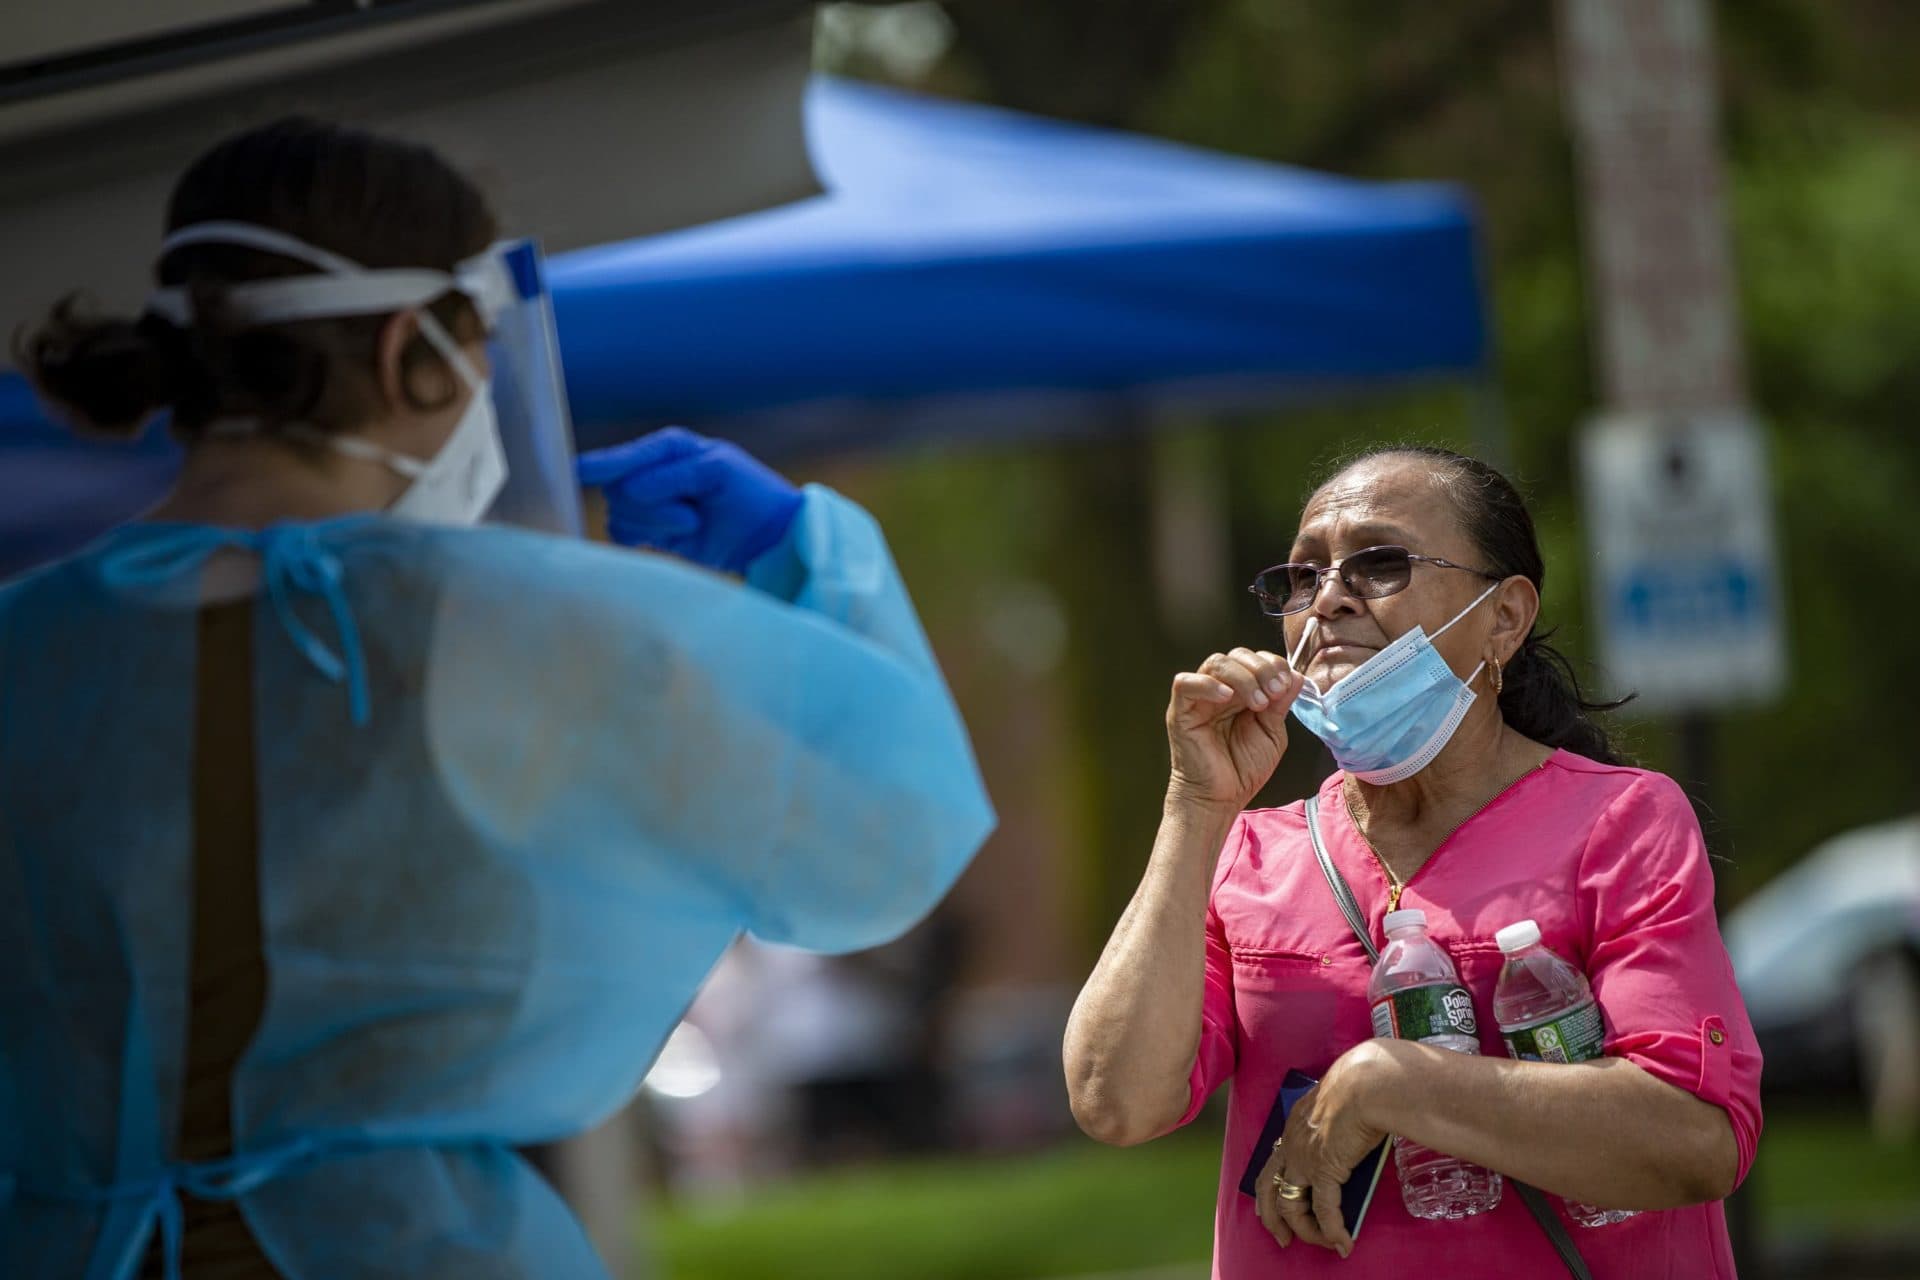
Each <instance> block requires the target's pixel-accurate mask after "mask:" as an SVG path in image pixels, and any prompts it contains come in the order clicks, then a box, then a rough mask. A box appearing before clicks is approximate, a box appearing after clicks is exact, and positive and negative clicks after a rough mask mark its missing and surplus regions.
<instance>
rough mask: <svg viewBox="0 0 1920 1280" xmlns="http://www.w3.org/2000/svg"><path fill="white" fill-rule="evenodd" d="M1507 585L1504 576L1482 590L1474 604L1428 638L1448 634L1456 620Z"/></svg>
mask: <svg viewBox="0 0 1920 1280" xmlns="http://www.w3.org/2000/svg"><path fill="white" fill-rule="evenodd" d="M1506 585H1507V580H1506V579H1505V578H1502V579H1500V581H1498V582H1496V583H1494V584H1493V585H1492V586H1490V587H1488V588H1487V589H1486V590H1485V591H1482V592H1481V593H1480V594H1479V595H1478V596H1476V597H1475V598H1474V601H1473V603H1472V604H1470V605H1468V606H1467V607H1466V608H1464V609H1462V610H1461V611H1460V612H1458V613H1456V614H1454V615H1453V618H1452V620H1451V621H1449V622H1448V623H1447V625H1446V626H1444V627H1442V628H1440V629H1439V630H1438V631H1436V632H1434V633H1433V634H1432V635H1430V636H1428V637H1427V639H1429V640H1438V639H1439V638H1440V637H1441V636H1443V635H1445V634H1447V632H1448V631H1451V630H1452V629H1453V624H1454V623H1455V622H1458V621H1460V619H1462V618H1464V617H1466V616H1467V615H1468V614H1470V613H1472V612H1473V611H1474V610H1475V609H1478V608H1479V607H1480V606H1481V605H1483V604H1485V603H1486V601H1487V597H1488V596H1490V595H1492V594H1493V593H1494V592H1496V591H1498V590H1499V589H1500V588H1501V587H1504V586H1506ZM1480 665H1481V666H1485V665H1486V664H1485V663H1484V662H1483V663H1481V664H1480ZM1475 674H1476V675H1477V674H1478V672H1476V673H1475Z"/></svg>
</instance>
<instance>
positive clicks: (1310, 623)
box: [1287, 617, 1320, 671]
mask: <svg viewBox="0 0 1920 1280" xmlns="http://www.w3.org/2000/svg"><path fill="white" fill-rule="evenodd" d="M1319 629H1320V619H1319V618H1317V617H1316V618H1308V619H1307V629H1306V630H1305V631H1302V632H1301V633H1300V643H1299V645H1298V646H1297V647H1296V648H1295V649H1294V651H1293V656H1292V657H1290V658H1288V659H1287V665H1288V666H1289V667H1292V668H1293V669H1294V670H1295V671H1298V670H1299V669H1300V655H1301V654H1303V653H1305V652H1306V651H1307V644H1308V642H1310V641H1311V640H1312V639H1313V633H1314V632H1316V631H1318V630H1319Z"/></svg>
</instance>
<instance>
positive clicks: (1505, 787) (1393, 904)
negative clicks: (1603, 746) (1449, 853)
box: [1340, 760, 1546, 911]
mask: <svg viewBox="0 0 1920 1280" xmlns="http://www.w3.org/2000/svg"><path fill="white" fill-rule="evenodd" d="M1545 764H1546V761H1545V760H1542V761H1541V762H1540V763H1539V764H1530V765H1528V766H1527V767H1526V768H1524V769H1522V770H1521V771H1520V772H1519V773H1516V774H1514V775H1513V777H1511V778H1509V779H1507V781H1506V782H1505V783H1504V784H1502V785H1501V786H1500V787H1499V788H1497V789H1496V790H1495V791H1494V793H1493V794H1492V795H1490V796H1488V797H1487V798H1486V800H1484V801H1483V802H1482V803H1481V805H1480V807H1479V808H1477V809H1475V810H1474V811H1473V812H1472V813H1470V814H1468V815H1467V816H1466V817H1464V818H1462V819H1460V821H1458V822H1456V823H1454V824H1453V827H1452V829H1451V830H1449V831H1448V832H1447V834H1446V835H1444V836H1441V837H1440V843H1438V844H1436V845H1434V846H1433V848H1432V850H1430V851H1429V852H1428V854H1427V856H1426V857H1425V858H1423V859H1422V860H1421V862H1420V867H1424V866H1426V865H1427V863H1428V862H1431V861H1432V860H1433V855H1434V854H1436V853H1438V852H1440V850H1442V849H1444V848H1446V846H1447V841H1449V840H1451V839H1453V838H1454V837H1455V836H1456V835H1458V834H1460V828H1462V827H1464V826H1466V825H1467V824H1468V823H1469V822H1472V821H1473V820H1474V819H1475V818H1477V817H1479V816H1480V815H1481V814H1483V813H1485V812H1486V811H1487V810H1488V809H1490V808H1492V807H1493V803H1494V801H1496V800H1498V799H1499V798H1500V797H1501V796H1504V795H1506V794H1507V792H1509V791H1511V790H1513V789H1514V788H1515V787H1516V786H1518V785H1519V784H1520V781H1521V779H1523V778H1525V777H1526V776H1527V775H1528V774H1530V773H1532V772H1533V771H1534V770H1535V769H1538V768H1540V767H1541V766H1542V765H1545ZM1347 781H1348V782H1351V781H1353V779H1352V778H1348V779H1347ZM1340 800H1341V802H1342V803H1343V804H1345V805H1346V806H1347V821H1348V822H1351V823H1352V824H1353V829H1354V831H1356V832H1357V833H1359V836H1360V843H1362V844H1364V845H1366V846H1367V852H1368V853H1370V854H1372V855H1373V860H1374V863H1375V864H1376V865H1378V866H1379V868H1380V874H1381V875H1383V876H1385V877H1386V879H1387V910H1389V911H1398V910H1399V909H1400V895H1401V894H1403V893H1405V892H1406V890H1407V881H1405V880H1402V879H1401V878H1400V877H1399V876H1397V875H1395V874H1393V868H1392V867H1390V866H1388V865H1387V860H1386V859H1385V858H1383V857H1381V856H1380V851H1379V850H1378V849H1376V848H1374V847H1373V841H1372V839H1371V838H1369V837H1368V835H1367V831H1366V828H1365V827H1363V826H1361V825H1360V815H1359V814H1358V813H1356V812H1355V811H1354V808H1353V792H1351V791H1349V790H1348V789H1347V786H1346V784H1345V783H1342V784H1341V787H1340ZM1420 867H1415V868H1414V869H1413V874H1414V875H1419V874H1420ZM1408 879H1409V880H1410V879H1412V877H1411V876H1409V877H1408Z"/></svg>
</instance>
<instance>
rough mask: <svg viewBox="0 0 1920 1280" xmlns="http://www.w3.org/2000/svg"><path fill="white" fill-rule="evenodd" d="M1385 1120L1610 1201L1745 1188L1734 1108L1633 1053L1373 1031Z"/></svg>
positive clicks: (1701, 1196) (1543, 1181)
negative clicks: (1501, 1053) (1535, 1056)
mask: <svg viewBox="0 0 1920 1280" xmlns="http://www.w3.org/2000/svg"><path fill="white" fill-rule="evenodd" d="M1372 1043H1373V1044H1374V1045H1375V1046H1376V1047H1377V1048H1378V1049H1379V1051H1380V1052H1382V1053H1384V1054H1385V1055H1386V1056H1387V1057H1388V1058H1389V1060H1390V1062H1391V1064H1392V1065H1391V1067H1390V1068H1388V1069H1387V1070H1384V1071H1382V1072H1380V1073H1379V1074H1378V1075H1377V1076H1375V1079H1376V1081H1377V1082H1378V1083H1377V1084H1376V1086H1375V1088H1373V1089H1372V1090H1371V1091H1370V1092H1371V1095H1372V1097H1371V1100H1370V1103H1369V1110H1370V1111H1371V1113H1372V1116H1373V1118H1374V1120H1375V1121H1376V1123H1378V1124H1379V1125H1380V1127H1382V1128H1385V1129H1387V1130H1389V1131H1390V1132H1393V1133H1396V1134H1400V1135H1403V1136H1405V1137H1407V1138H1411V1139H1412V1140H1413V1141H1415V1142H1418V1143H1420V1144H1421V1145H1423V1146H1427V1147H1431V1148H1432V1149H1434V1150H1436V1151H1444V1152H1446V1153H1448V1154H1449V1155H1454V1156H1458V1157H1460V1158H1461V1159H1463V1160H1470V1161H1472V1162H1473V1163H1475V1164H1479V1165H1483V1166H1485V1167H1486V1168H1489V1169H1495V1170H1498V1171H1499V1172H1501V1173H1504V1174H1507V1175H1509V1176H1510V1177H1514V1178H1518V1179H1520V1180H1521V1181H1522V1182H1528V1183H1531V1184H1533V1185H1534V1186H1536V1187H1540V1188H1541V1189H1543V1190H1546V1191H1551V1192H1554V1193H1556V1194H1558V1195H1561V1196H1565V1197H1566V1198H1568V1199H1570V1200H1578V1201H1582V1202H1584V1203H1587V1204H1593V1205H1598V1206H1600V1207H1602V1208H1609V1209H1672V1208H1677V1207H1679V1206H1681V1205H1688V1204H1699V1203H1702V1202H1704V1201H1709V1200H1718V1199H1721V1198H1723V1197H1724V1196H1726V1195H1728V1194H1729V1193H1731V1192H1732V1190H1733V1185H1734V1179H1735V1176H1736V1172H1737V1169H1738V1163H1739V1156H1738V1152H1737V1149H1736V1147H1735V1145H1734V1138H1733V1126H1732V1123H1731V1122H1730V1121H1729V1120H1728V1118H1727V1114H1726V1112H1724V1111H1722V1110H1721V1109H1720V1108H1719V1107H1716V1106H1714V1105H1713V1104H1712V1103H1709V1102H1703V1101H1702V1100H1700V1099H1699V1098H1696V1097H1694V1096H1693V1095H1692V1094H1690V1093H1688V1092H1686V1091H1685V1090H1683V1089H1678V1088H1675V1087H1674V1086H1672V1085H1670V1084H1667V1083H1665V1082H1664V1081H1661V1080H1657V1079H1655V1078H1654V1077H1653V1076H1651V1075H1649V1074H1647V1073H1646V1072H1645V1071H1643V1070H1641V1069H1640V1068H1639V1067H1638V1066H1636V1065H1635V1064H1633V1063H1631V1062H1629V1061H1627V1060H1626V1059H1624V1058H1602V1059H1597V1060H1595V1061H1592V1062H1582V1063H1576V1064H1571V1065H1569V1064H1561V1063H1542V1062H1515V1061H1512V1060H1511V1059H1507V1058H1490V1057H1473V1056H1471V1055H1466V1054H1458V1053H1449V1052H1447V1051H1445V1050H1443V1049H1435V1048H1432V1047H1429V1046H1427V1045H1422V1044H1413V1043H1409V1042H1406V1041H1386V1040H1382V1041H1375V1042H1372Z"/></svg>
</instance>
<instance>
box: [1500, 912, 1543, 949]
mask: <svg viewBox="0 0 1920 1280" xmlns="http://www.w3.org/2000/svg"><path fill="white" fill-rule="evenodd" d="M1493 940H1494V941H1495V942H1497V943H1499V944H1500V949H1501V950H1502V951H1505V952H1507V953H1508V954H1512V953H1513V952H1515V951H1524V950H1526V949H1527V948H1528V947H1531V946H1533V945H1534V944H1535V943H1536V942H1539V941H1540V926H1539V925H1537V924H1535V923H1534V922H1533V921H1531V920H1520V921H1516V922H1515V923H1513V924H1510V925H1508V926H1507V927H1506V928H1504V929H1502V930H1501V931H1500V932H1498V933H1496V934H1494V935H1493Z"/></svg>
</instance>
